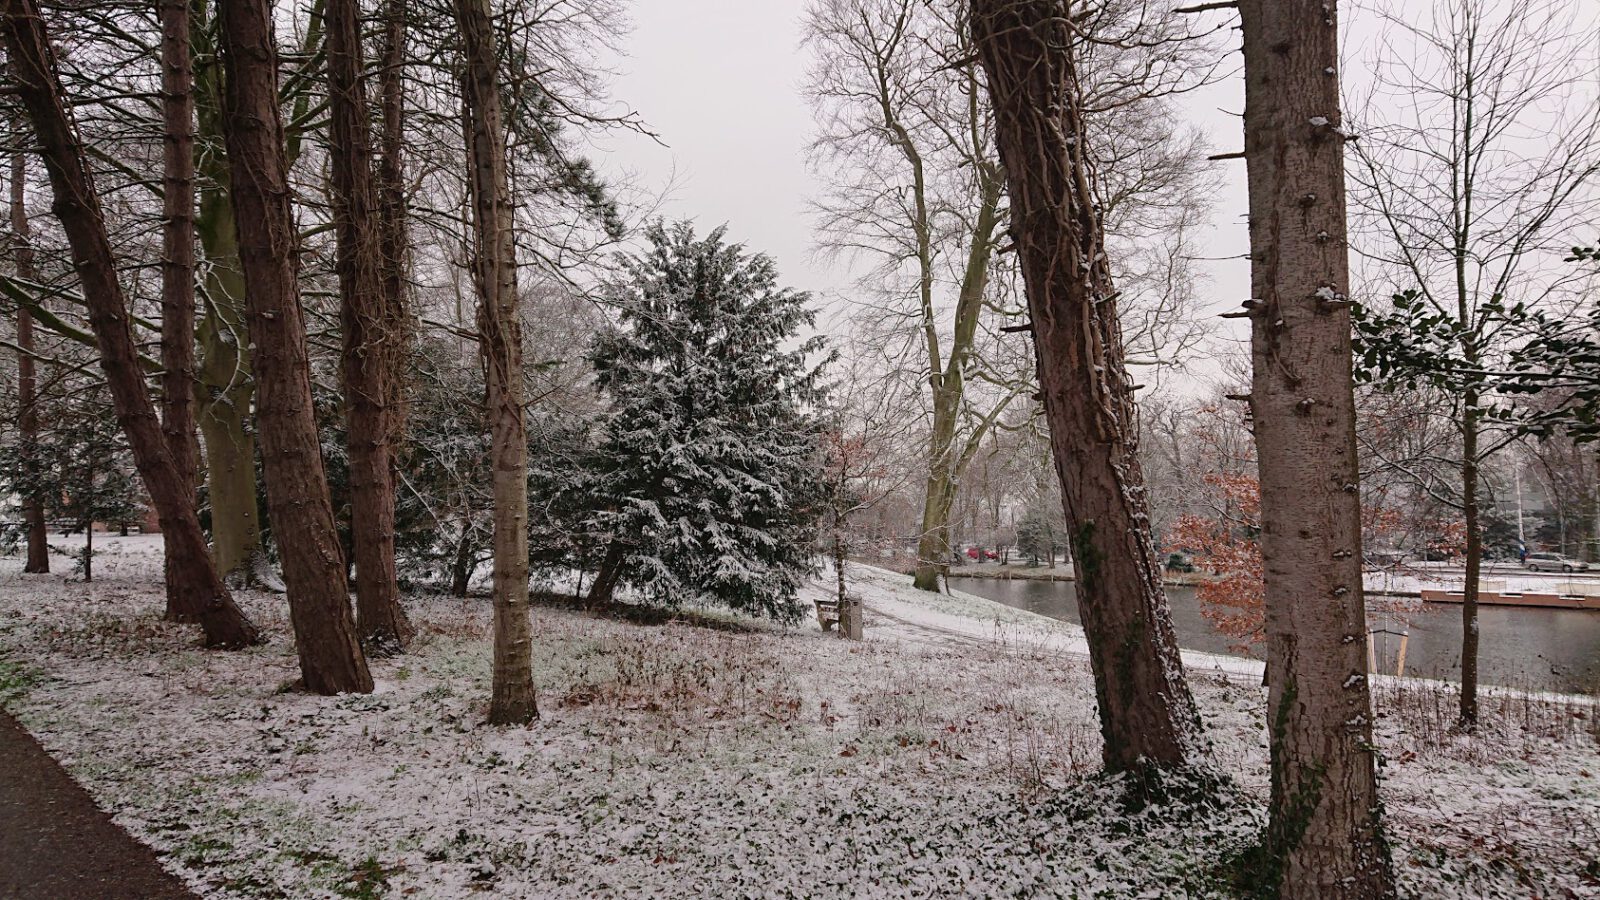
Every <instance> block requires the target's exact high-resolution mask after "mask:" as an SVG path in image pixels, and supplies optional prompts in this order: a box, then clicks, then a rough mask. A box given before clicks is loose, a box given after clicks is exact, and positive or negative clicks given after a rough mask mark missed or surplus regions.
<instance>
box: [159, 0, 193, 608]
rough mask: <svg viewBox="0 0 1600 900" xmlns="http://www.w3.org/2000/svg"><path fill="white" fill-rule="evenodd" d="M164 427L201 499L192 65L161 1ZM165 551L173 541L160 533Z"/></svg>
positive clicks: (175, 602)
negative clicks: (196, 395)
mask: <svg viewBox="0 0 1600 900" xmlns="http://www.w3.org/2000/svg"><path fill="white" fill-rule="evenodd" d="M160 16H161V113H162V120H163V128H162V139H163V144H162V147H163V152H162V184H161V198H162V205H161V213H162V219H163V222H162V230H161V249H162V256H161V369H162V374H161V432H162V434H163V436H165V438H166V441H167V452H169V453H171V454H172V462H173V465H174V466H176V467H177V470H178V477H179V478H180V479H182V481H183V482H184V484H185V485H186V486H187V490H186V492H185V499H186V500H187V501H188V503H189V504H190V505H191V506H193V505H196V504H197V503H198V498H197V496H196V492H195V488H196V481H197V480H198V478H199V474H200V444H199V440H198V438H197V437H196V435H195V414H194V385H195V353H194V271H195V253H194V241H195V230H194V129H195V125H194V69H193V68H192V66H191V65H190V62H189V2H188V0H161V5H160ZM161 540H162V542H163V544H164V545H165V547H166V551H167V556H169V557H170V556H172V555H173V553H174V552H175V551H176V550H177V548H176V547H175V545H174V543H175V538H174V537H173V536H171V535H168V534H166V533H165V532H163V533H162V538H161ZM184 599H185V598H184V597H182V596H181V595H179V594H178V593H176V592H175V591H174V590H173V586H172V583H171V581H170V580H169V581H168V583H167V618H168V619H171V620H173V621H178V622H189V621H194V619H195V618H196V616H197V611H196V610H192V609H188V608H186V607H184V606H183V605H182V604H183V601H184Z"/></svg>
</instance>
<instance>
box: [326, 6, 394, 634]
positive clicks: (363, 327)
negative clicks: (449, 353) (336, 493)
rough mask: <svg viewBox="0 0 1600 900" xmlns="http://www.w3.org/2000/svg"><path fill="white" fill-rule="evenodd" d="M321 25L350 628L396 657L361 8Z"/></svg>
mask: <svg viewBox="0 0 1600 900" xmlns="http://www.w3.org/2000/svg"><path fill="white" fill-rule="evenodd" d="M325 21H326V27H327V38H326V40H327V51H328V94H329V107H330V117H331V120H332V122H331V127H330V129H329V130H330V136H331V141H330V145H329V159H330V164H331V168H332V172H333V178H332V182H333V183H332V189H333V190H332V194H333V220H334V225H335V230H336V233H337V248H336V260H335V269H336V270H337V271H338V274H339V322H340V325H341V326H342V330H343V346H342V353H341V357H340V364H341V371H342V372H343V375H344V393H345V397H344V402H345V419H346V423H347V425H348V438H347V440H348V446H347V450H348V454H349V458H350V542H351V550H352V553H351V555H352V556H353V557H354V561H355V564H356V629H357V632H358V633H359V634H360V635H361V640H362V643H363V644H364V645H365V646H366V647H367V649H368V651H369V652H374V653H380V654H383V655H390V654H394V653H398V652H400V651H401V650H403V649H405V644H406V641H408V640H410V638H411V635H412V628H411V623H410V621H408V620H407V619H406V614H405V610H403V609H401V607H400V583H399V576H398V573H397V572H396V571H395V547H394V529H395V524H394V471H393V464H394V445H393V443H392V441H391V439H392V438H393V436H394V431H395V428H394V425H393V424H392V422H391V419H392V418H393V415H394V408H393V406H392V402H393V400H394V397H395V390H394V388H393V386H392V385H391V382H392V381H394V379H395V373H394V372H393V371H392V366H391V364H392V363H393V362H394V359H395V354H394V352H393V349H392V346H391V345H392V343H393V342H394V341H395V339H396V332H397V331H398V330H399V326H400V324H401V323H398V322H395V321H393V320H392V318H391V316H389V315H388V314H387V309H386V303H385V296H386V295H385V291H384V282H383V276H384V268H385V266H384V258H383V253H384V245H383V240H382V238H383V234H382V231H381V229H380V225H379V222H378V198H377V192H376V190H375V188H374V185H373V177H372V164H373V158H372V133H371V128H370V127H369V125H368V120H367V100H366V85H365V83H364V80H363V78H362V67H363V62H362V60H363V53H362V47H361V5H360V3H359V2H358V0H327V7H326V19H325Z"/></svg>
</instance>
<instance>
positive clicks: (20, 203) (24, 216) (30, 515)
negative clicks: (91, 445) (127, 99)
mask: <svg viewBox="0 0 1600 900" xmlns="http://www.w3.org/2000/svg"><path fill="white" fill-rule="evenodd" d="M19 124H20V123H19ZM16 130H17V131H18V132H20V131H21V128H18V129H16ZM26 174H27V169H26V163H25V162H24V160H23V156H22V152H21V151H20V150H19V151H17V152H16V153H13V154H12V156H11V242H12V243H11V261H12V265H13V266H14V267H15V269H16V273H17V277H18V278H21V279H22V280H24V281H38V280H39V278H38V272H36V271H34V268H33V239H32V232H31V230H30V228H29V224H28V205H27V200H28V195H27V184H26V177H25V176H26ZM17 348H18V350H19V352H18V354H17V438H18V443H19V445H20V449H21V450H22V453H23V456H24V459H29V460H30V461H31V458H32V455H33V454H34V453H36V452H37V451H38V447H39V410H38V407H37V405H36V404H37V403H38V397H37V394H38V372H37V368H36V366H35V364H34V359H33V352H34V346H33V313H31V312H29V311H28V308H27V307H25V306H22V305H21V304H18V305H17ZM22 522H23V527H24V528H25V529H26V531H27V542H28V556H27V560H26V561H25V562H24V563H23V564H22V571H23V572H25V573H27V574H29V575H43V574H46V573H48V572H49V571H50V544H49V534H48V533H47V530H46V527H45V521H44V503H43V501H42V500H41V499H40V498H39V497H38V496H35V495H28V496H25V497H23V498H22Z"/></svg>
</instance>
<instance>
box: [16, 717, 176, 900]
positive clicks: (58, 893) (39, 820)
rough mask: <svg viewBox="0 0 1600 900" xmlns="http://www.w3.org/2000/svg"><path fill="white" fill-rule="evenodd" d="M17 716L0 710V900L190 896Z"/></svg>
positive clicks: (135, 899) (161, 899)
mask: <svg viewBox="0 0 1600 900" xmlns="http://www.w3.org/2000/svg"><path fill="white" fill-rule="evenodd" d="M193 897H194V894H192V893H190V892H189V891H188V889H186V888H185V887H184V886H183V884H182V882H180V881H179V880H178V879H177V878H175V877H173V876H172V875H169V874H167V872H166V871H164V870H163V869H162V868H161V864H160V863H158V862H156V855H155V852H154V851H153V850H151V849H150V848H149V847H146V846H145V845H143V844H141V843H139V842H138V841H136V840H134V839H133V838H131V837H129V836H128V833H127V832H126V831H123V830H122V829H121V828H119V827H118V826H117V825H116V824H115V823H113V822H112V821H111V817H110V816H108V815H106V814H105V813H103V812H101V811H100V810H99V809H98V808H96V807H95V805H94V801H93V800H90V799H89V795H88V794H87V793H86V792H85V791H84V790H83V788H81V787H79V786H78V783H77V782H75V781H73V780H72V778H71V777H70V776H68V775H67V773H66V772H65V771H64V770H63V769H62V768H61V766H59V765H57V764H56V761H55V760H53V759H51V758H50V756H49V754H47V753H45V752H44V748H43V747H41V746H39V742H38V741H36V740H34V739H33V736H32V735H30V734H28V733H27V732H26V731H24V730H23V729H22V726H20V725H18V724H17V721H16V720H15V719H13V718H11V717H10V716H9V715H6V714H5V713H4V712H0V898H4V900H35V898H37V900H192V898H193Z"/></svg>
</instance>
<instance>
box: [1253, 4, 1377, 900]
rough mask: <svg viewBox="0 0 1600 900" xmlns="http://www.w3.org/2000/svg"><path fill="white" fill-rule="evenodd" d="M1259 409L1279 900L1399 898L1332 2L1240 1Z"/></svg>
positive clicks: (1267, 854)
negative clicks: (1382, 720)
mask: <svg viewBox="0 0 1600 900" xmlns="http://www.w3.org/2000/svg"><path fill="white" fill-rule="evenodd" d="M1239 9H1240V13H1241V16H1242V19H1243V25H1244V59H1245V112H1244V130H1245V140H1244V146H1245V161H1246V164H1247V165H1248V167H1249V185H1250V255H1251V281H1252V291H1251V295H1252V297H1253V298H1254V299H1252V300H1251V301H1250V302H1249V303H1248V304H1247V306H1248V308H1249V313H1250V318H1251V323H1252V328H1251V332H1252V337H1251V348H1252V357H1253V364H1252V370H1253V375H1252V382H1251V411H1252V414H1253V416H1254V420H1255V437H1256V452H1257V455H1258V460H1259V468H1260V478H1261V525H1262V528H1261V555H1262V560H1263V563H1264V570H1265V582H1266V609H1267V616H1266V619H1267V621H1266V630H1267V642H1268V657H1267V659H1268V665H1269V666H1270V668H1271V671H1272V680H1271V687H1270V689H1269V691H1268V707H1267V710H1268V712H1267V718H1268V723H1267V724H1268V729H1269V733H1270V739H1271V763H1272V788H1271V799H1270V802H1269V807H1268V809H1269V817H1270V818H1269V822H1268V825H1267V831H1266V835H1265V837H1264V842H1263V845H1262V848H1261V849H1262V854H1261V861H1262V863H1263V865H1262V866H1261V867H1260V868H1259V870H1258V872H1257V874H1258V875H1260V876H1261V877H1262V878H1264V879H1265V884H1264V885H1262V887H1263V889H1264V890H1265V891H1268V892H1275V893H1276V894H1277V896H1280V897H1285V898H1291V897H1319V898H1323V897H1326V898H1335V897H1348V898H1376V897H1391V896H1393V895H1394V879H1393V872H1392V869H1391V866H1390V862H1389V852H1388V847H1387V845H1386V844H1385V842H1384V838H1383V829H1382V823H1381V821H1380V819H1379V816H1378V810H1379V806H1378V794H1377V784H1376V780H1375V777H1374V768H1375V766H1374V763H1375V761H1374V758H1373V757H1374V753H1373V746H1372V707H1371V698H1370V696H1369V691H1368V685H1367V660H1366V640H1365V638H1366V634H1367V620H1366V612H1365V604H1364V602H1363V591H1362V580H1361V579H1362V572H1361V505H1360V493H1359V490H1358V486H1357V479H1358V477H1359V475H1358V467H1357V461H1356V437H1355V400H1354V397H1353V392H1352V387H1351V352H1350V312H1349V305H1350V304H1349V301H1348V300H1347V299H1346V293H1347V291H1348V285H1349V261H1348V248H1347V245H1346V239H1345V201H1344V161H1343V153H1344V150H1343V143H1344V139H1343V135H1342V134H1341V132H1340V131H1339V128H1340V111H1339V78H1338V74H1337V67H1338V65H1339V53H1338V29H1337V27H1336V26H1335V22H1334V13H1333V0H1242V2H1241V3H1240V4H1239Z"/></svg>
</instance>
